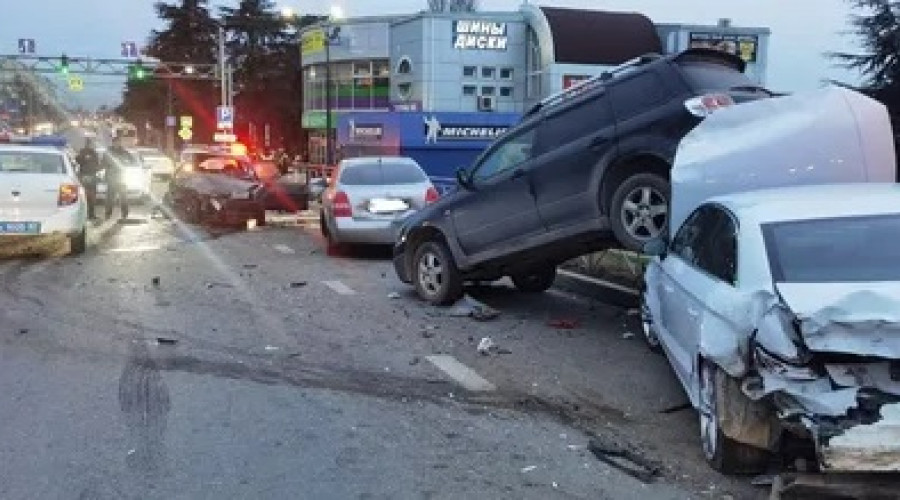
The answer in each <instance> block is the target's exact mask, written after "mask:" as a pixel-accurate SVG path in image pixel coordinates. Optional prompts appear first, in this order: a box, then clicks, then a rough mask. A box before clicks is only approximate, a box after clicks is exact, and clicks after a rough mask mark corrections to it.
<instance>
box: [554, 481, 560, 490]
mask: <svg viewBox="0 0 900 500" xmlns="http://www.w3.org/2000/svg"><path fill="white" fill-rule="evenodd" d="M557 488H559V484H557V483H556V481H553V489H557Z"/></svg>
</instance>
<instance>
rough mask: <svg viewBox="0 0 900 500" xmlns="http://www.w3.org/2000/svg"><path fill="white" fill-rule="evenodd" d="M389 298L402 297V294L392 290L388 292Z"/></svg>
mask: <svg viewBox="0 0 900 500" xmlns="http://www.w3.org/2000/svg"><path fill="white" fill-rule="evenodd" d="M388 298H389V299H399V298H400V294H399V293H397V292H391V293H389V294H388Z"/></svg>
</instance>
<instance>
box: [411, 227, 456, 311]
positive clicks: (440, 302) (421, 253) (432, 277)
mask: <svg viewBox="0 0 900 500" xmlns="http://www.w3.org/2000/svg"><path fill="white" fill-rule="evenodd" d="M411 271H412V273H411V278H412V281H413V285H414V286H415V288H416V293H418V294H419V297H421V298H422V299H423V300H425V301H427V302H429V303H431V304H434V305H437V306H445V305H450V304H453V303H454V302H456V301H457V300H459V299H460V298H461V297H462V295H463V279H462V275H461V274H460V272H459V269H457V268H456V262H455V261H454V260H453V255H452V254H451V253H450V250H449V249H448V248H447V245H445V244H444V243H442V242H440V241H433V240H432V241H425V242H424V243H422V244H421V245H419V246H418V247H416V249H415V253H414V254H413V262H412V269H411Z"/></svg>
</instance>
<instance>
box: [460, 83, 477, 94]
mask: <svg viewBox="0 0 900 500" xmlns="http://www.w3.org/2000/svg"><path fill="white" fill-rule="evenodd" d="M477 91H478V87H476V86H474V85H463V89H462V92H463V95H475V93H476V92H477Z"/></svg>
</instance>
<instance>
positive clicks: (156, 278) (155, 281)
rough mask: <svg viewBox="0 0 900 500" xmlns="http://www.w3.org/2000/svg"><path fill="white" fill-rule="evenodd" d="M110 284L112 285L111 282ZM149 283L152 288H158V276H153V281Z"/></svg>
mask: <svg viewBox="0 0 900 500" xmlns="http://www.w3.org/2000/svg"><path fill="white" fill-rule="evenodd" d="M110 283H112V281H110ZM150 283H152V284H153V286H156V287H158V286H159V276H154V277H153V279H152V280H150Z"/></svg>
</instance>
